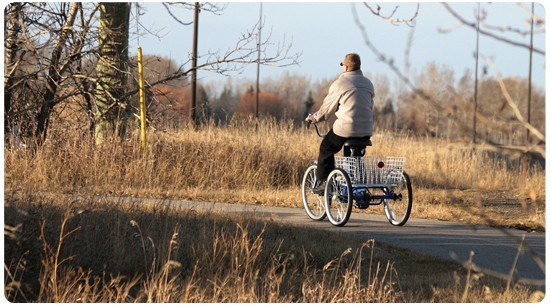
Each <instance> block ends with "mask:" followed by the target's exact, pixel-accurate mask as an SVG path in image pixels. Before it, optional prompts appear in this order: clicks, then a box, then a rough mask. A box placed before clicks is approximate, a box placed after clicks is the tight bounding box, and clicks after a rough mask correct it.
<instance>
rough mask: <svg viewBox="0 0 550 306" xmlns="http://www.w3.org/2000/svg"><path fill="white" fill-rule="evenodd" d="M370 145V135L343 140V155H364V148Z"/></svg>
mask: <svg viewBox="0 0 550 306" xmlns="http://www.w3.org/2000/svg"><path fill="white" fill-rule="evenodd" d="M370 146H372V141H370V137H361V138H351V139H348V140H346V142H344V156H353V157H362V156H365V149H366V148H367V147H370Z"/></svg>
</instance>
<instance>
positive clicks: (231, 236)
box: [4, 192, 543, 303]
mask: <svg viewBox="0 0 550 306" xmlns="http://www.w3.org/2000/svg"><path fill="white" fill-rule="evenodd" d="M5 196H6V203H5V208H4V209H5V215H6V219H5V220H6V228H9V229H11V230H10V231H9V232H8V233H7V234H6V236H5V237H6V240H5V257H4V262H5V272H6V273H5V274H6V278H5V280H4V285H5V292H4V294H5V297H6V298H7V299H8V301H12V302H40V303H44V302H87V303H96V302H378V303H387V302H392V303H397V302H497V301H498V302H526V301H530V299H534V301H540V300H541V299H542V297H543V295H541V292H540V291H536V290H533V289H529V288H527V287H524V286H520V285H517V286H513V287H511V288H509V289H507V288H506V286H505V284H503V282H499V281H496V280H492V279H489V278H488V277H484V276H481V275H470V274H469V273H465V271H463V269H461V268H460V267H459V266H458V265H457V264H453V263H449V262H444V261H440V260H437V259H435V258H433V257H430V256H423V255H419V254H415V253H413V252H411V251H405V250H399V249H397V248H394V247H389V246H385V245H383V244H379V243H374V242H373V241H366V242H365V241H361V240H358V239H356V238H353V237H350V236H344V235H343V234H342V233H335V232H332V231H319V230H313V229H307V228H301V227H297V228H293V227H284V226H281V225H278V224H272V223H265V222H258V221H253V220H249V219H245V218H238V217H237V218H236V219H231V218H229V217H228V216H223V215H215V214H209V215H205V214H204V213H199V212H196V211H189V210H182V209H178V208H175V207H170V206H168V205H164V204H163V203H161V202H159V203H157V204H153V205H147V206H143V204H137V203H123V202H116V201H115V202H100V201H94V200H86V201H69V202H66V201H63V200H61V199H59V198H57V199H51V198H49V197H47V196H41V195H38V194H36V193H34V192H12V193H6V194H5Z"/></svg>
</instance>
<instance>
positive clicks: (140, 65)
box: [138, 46, 147, 150]
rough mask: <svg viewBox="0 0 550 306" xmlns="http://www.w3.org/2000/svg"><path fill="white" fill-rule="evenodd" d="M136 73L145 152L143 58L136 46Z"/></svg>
mask: <svg viewBox="0 0 550 306" xmlns="http://www.w3.org/2000/svg"><path fill="white" fill-rule="evenodd" d="M138 73H139V115H140V116H139V117H140V122H141V148H142V149H144V150H145V145H146V144H147V134H146V132H145V123H146V122H145V86H144V85H143V83H144V82H143V57H142V55H141V47H140V46H138Z"/></svg>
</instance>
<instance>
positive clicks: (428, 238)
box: [95, 197, 546, 287]
mask: <svg viewBox="0 0 550 306" xmlns="http://www.w3.org/2000/svg"><path fill="white" fill-rule="evenodd" d="M95 199H96V200H97V199H98V198H97V197H96V198H95ZM109 200H115V201H120V200H121V198H112V199H109ZM124 201H131V202H143V203H164V204H166V205H173V206H177V207H182V208H189V209H195V210H203V211H212V212H216V213H226V214H238V215H247V216H250V217H254V218H258V219H264V220H265V219H267V220H272V221H275V222H280V223H283V224H288V225H292V226H308V227H314V228H319V229H325V230H331V231H342V232H346V233H350V234H353V235H356V236H358V237H360V238H364V239H365V240H368V239H374V240H375V241H380V242H383V243H386V244H389V245H392V246H396V247H400V248H406V249H410V250H413V251H416V252H419V253H422V254H428V255H433V256H437V257H439V258H442V259H446V260H454V261H460V262H462V263H464V262H466V261H468V258H469V257H470V254H471V252H473V254H474V256H473V257H472V260H473V263H474V264H475V265H476V266H478V267H480V268H481V269H484V270H485V272H489V273H490V272H495V273H500V274H501V276H507V275H510V272H511V269H512V268H513V267H514V262H516V261H517V262H516V264H515V271H514V278H515V279H516V280H518V279H528V280H532V281H535V283H536V284H537V285H538V286H541V287H545V284H546V282H545V262H546V239H545V236H546V235H545V233H537V232H531V233H529V232H526V231H520V230H514V229H505V230H504V229H498V228H492V227H487V226H472V225H467V224H462V223H456V222H447V221H437V220H428V219H417V218H412V217H411V218H410V219H409V221H408V222H407V224H405V225H404V226H393V225H391V224H390V223H389V222H388V221H387V219H386V217H385V216H383V215H375V214H365V213H357V212H356V211H354V212H352V214H351V217H350V220H349V221H348V223H347V224H346V225H345V226H344V227H335V226H333V225H331V224H330V222H329V221H328V219H325V220H323V221H313V220H311V219H310V218H309V217H308V216H307V214H306V212H305V211H304V209H303V208H288V207H273V206H262V205H244V204H225V203H212V202H192V201H185V200H181V201H180V200H170V201H168V200H155V199H139V198H124ZM522 241H523V243H522ZM520 245H523V247H522V248H521V251H520V250H519V247H520ZM537 258H538V259H537Z"/></svg>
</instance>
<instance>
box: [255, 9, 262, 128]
mask: <svg viewBox="0 0 550 306" xmlns="http://www.w3.org/2000/svg"><path fill="white" fill-rule="evenodd" d="M262 9H263V3H262V2H260V21H259V22H258V26H259V27H258V61H257V67H256V119H257V118H259V117H260V56H261V52H260V51H261V50H260V48H261V46H262Z"/></svg>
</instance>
